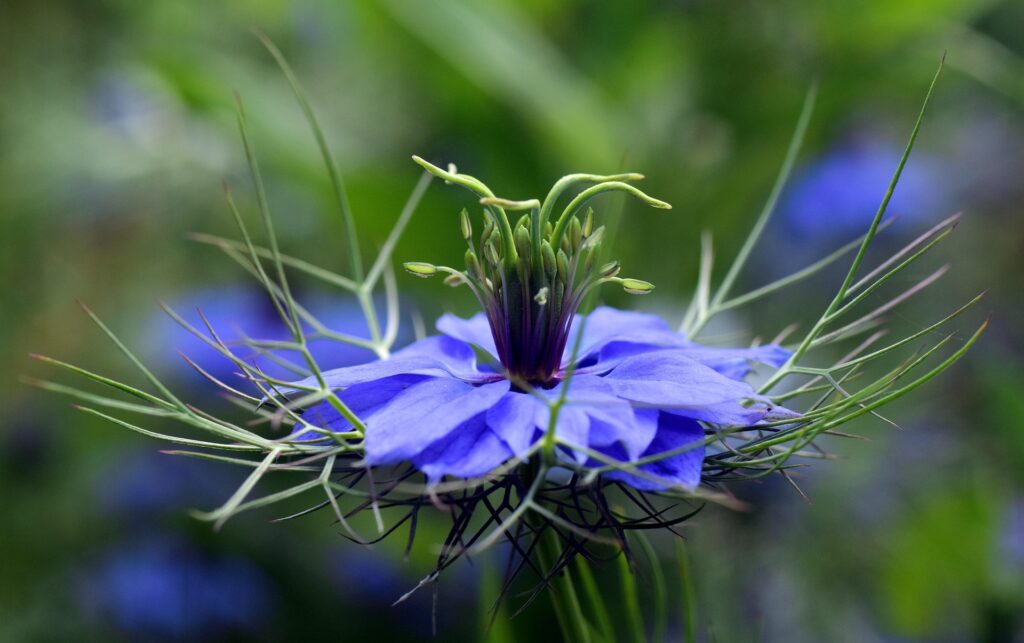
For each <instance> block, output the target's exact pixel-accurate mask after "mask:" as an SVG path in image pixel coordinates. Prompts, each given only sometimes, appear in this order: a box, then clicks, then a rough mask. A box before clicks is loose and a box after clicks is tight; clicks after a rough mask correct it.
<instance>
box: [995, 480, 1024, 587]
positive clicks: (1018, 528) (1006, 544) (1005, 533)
mask: <svg viewBox="0 0 1024 643" xmlns="http://www.w3.org/2000/svg"><path fill="white" fill-rule="evenodd" d="M999 535H1000V541H999V561H1000V563H999V564H1000V566H1001V567H1004V568H1005V567H1011V568H1017V569H1020V570H1022V571H1024V498H1017V499H1016V500H1015V501H1014V502H1011V503H1010V505H1009V507H1008V508H1007V511H1006V516H1005V517H1004V519H1003V525H1002V529H1001V530H1000V532H999Z"/></svg>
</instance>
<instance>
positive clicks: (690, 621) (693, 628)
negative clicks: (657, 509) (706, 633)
mask: <svg viewBox="0 0 1024 643" xmlns="http://www.w3.org/2000/svg"><path fill="white" fill-rule="evenodd" d="M676 558H677V559H678V560H679V582H680V583H681V584H682V588H683V631H684V632H685V634H686V638H685V641H686V643H694V641H696V640H697V602H696V600H695V599H694V592H693V574H692V571H691V570H690V557H689V556H688V555H687V553H686V543H685V542H684V541H683V539H682V538H677V539H676Z"/></svg>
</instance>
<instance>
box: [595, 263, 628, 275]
mask: <svg viewBox="0 0 1024 643" xmlns="http://www.w3.org/2000/svg"><path fill="white" fill-rule="evenodd" d="M621 268H622V266H621V265H619V262H618V261H611V262H608V263H606V264H604V265H603V266H601V270H600V271H599V272H598V274H599V275H601V276H602V277H605V278H608V277H614V276H615V275H617V274H619V269H621Z"/></svg>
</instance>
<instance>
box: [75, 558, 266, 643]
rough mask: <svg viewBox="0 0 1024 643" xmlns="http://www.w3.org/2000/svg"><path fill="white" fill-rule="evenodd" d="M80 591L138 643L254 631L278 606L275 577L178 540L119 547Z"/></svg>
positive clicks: (90, 604) (102, 615)
mask: <svg viewBox="0 0 1024 643" xmlns="http://www.w3.org/2000/svg"><path fill="white" fill-rule="evenodd" d="M80 590H81V592H82V600H83V601H84V602H85V604H86V605H87V606H88V607H89V608H91V610H92V611H93V613H95V614H96V615H97V616H98V617H100V618H101V619H102V620H103V621H105V622H106V623H108V624H109V625H110V626H112V627H114V628H116V629H118V630H120V631H122V632H124V633H126V634H128V635H129V636H131V637H132V639H133V640H139V639H146V640H148V639H150V638H162V639H177V640H198V639H201V638H214V637H222V636H226V635H232V634H242V633H255V632H258V631H259V630H260V629H261V628H262V627H264V626H266V624H267V623H268V622H269V621H270V620H271V618H272V615H273V609H274V604H275V600H274V592H273V587H272V585H271V583H270V581H269V579H268V578H267V577H266V576H265V575H264V574H263V573H262V572H261V571H260V570H259V569H257V568H256V567H254V566H252V565H251V564H249V563H247V562H246V561H244V560H242V559H239V558H233V557H222V556H211V555H206V554H204V553H203V552H200V551H198V550H197V549H195V548H194V547H193V546H192V545H189V544H188V543H186V542H184V541H179V540H176V539H172V538H155V539H149V540H145V541H143V542H140V543H134V544H130V545H128V546H127V547H118V548H116V549H115V550H114V551H112V552H111V553H110V554H109V555H108V556H107V557H106V558H105V559H104V560H103V561H102V562H101V563H100V564H99V565H98V567H97V568H96V569H94V570H93V571H92V573H90V574H88V576H87V577H86V578H84V579H83V580H82V582H81V585H80Z"/></svg>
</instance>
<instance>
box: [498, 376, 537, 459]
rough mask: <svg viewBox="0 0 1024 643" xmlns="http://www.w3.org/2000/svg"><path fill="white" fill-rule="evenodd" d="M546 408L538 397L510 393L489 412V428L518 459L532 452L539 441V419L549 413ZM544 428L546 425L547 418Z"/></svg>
mask: <svg viewBox="0 0 1024 643" xmlns="http://www.w3.org/2000/svg"><path fill="white" fill-rule="evenodd" d="M547 412H548V409H547V406H545V405H544V403H543V402H542V401H541V400H538V399H537V398H536V397H534V396H532V395H529V394H526V393H518V392H515V391H513V392H510V393H508V394H506V395H505V396H504V397H503V398H501V400H500V401H499V402H498V403H497V404H495V405H494V406H492V407H491V408H489V409H487V426H489V427H490V428H491V430H493V431H494V433H495V434H497V435H498V436H499V437H501V439H502V440H504V441H505V444H507V445H508V446H509V448H510V449H511V450H512V452H513V453H514V454H515V455H516V456H517V457H522V455H523V454H525V453H526V452H527V450H529V448H530V447H531V446H532V445H533V442H534V439H535V438H536V435H535V434H536V433H537V428H538V426H541V424H539V423H538V419H541V418H543V416H544V415H545V414H547ZM542 425H543V426H547V420H546V418H545V419H543V424H542Z"/></svg>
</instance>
